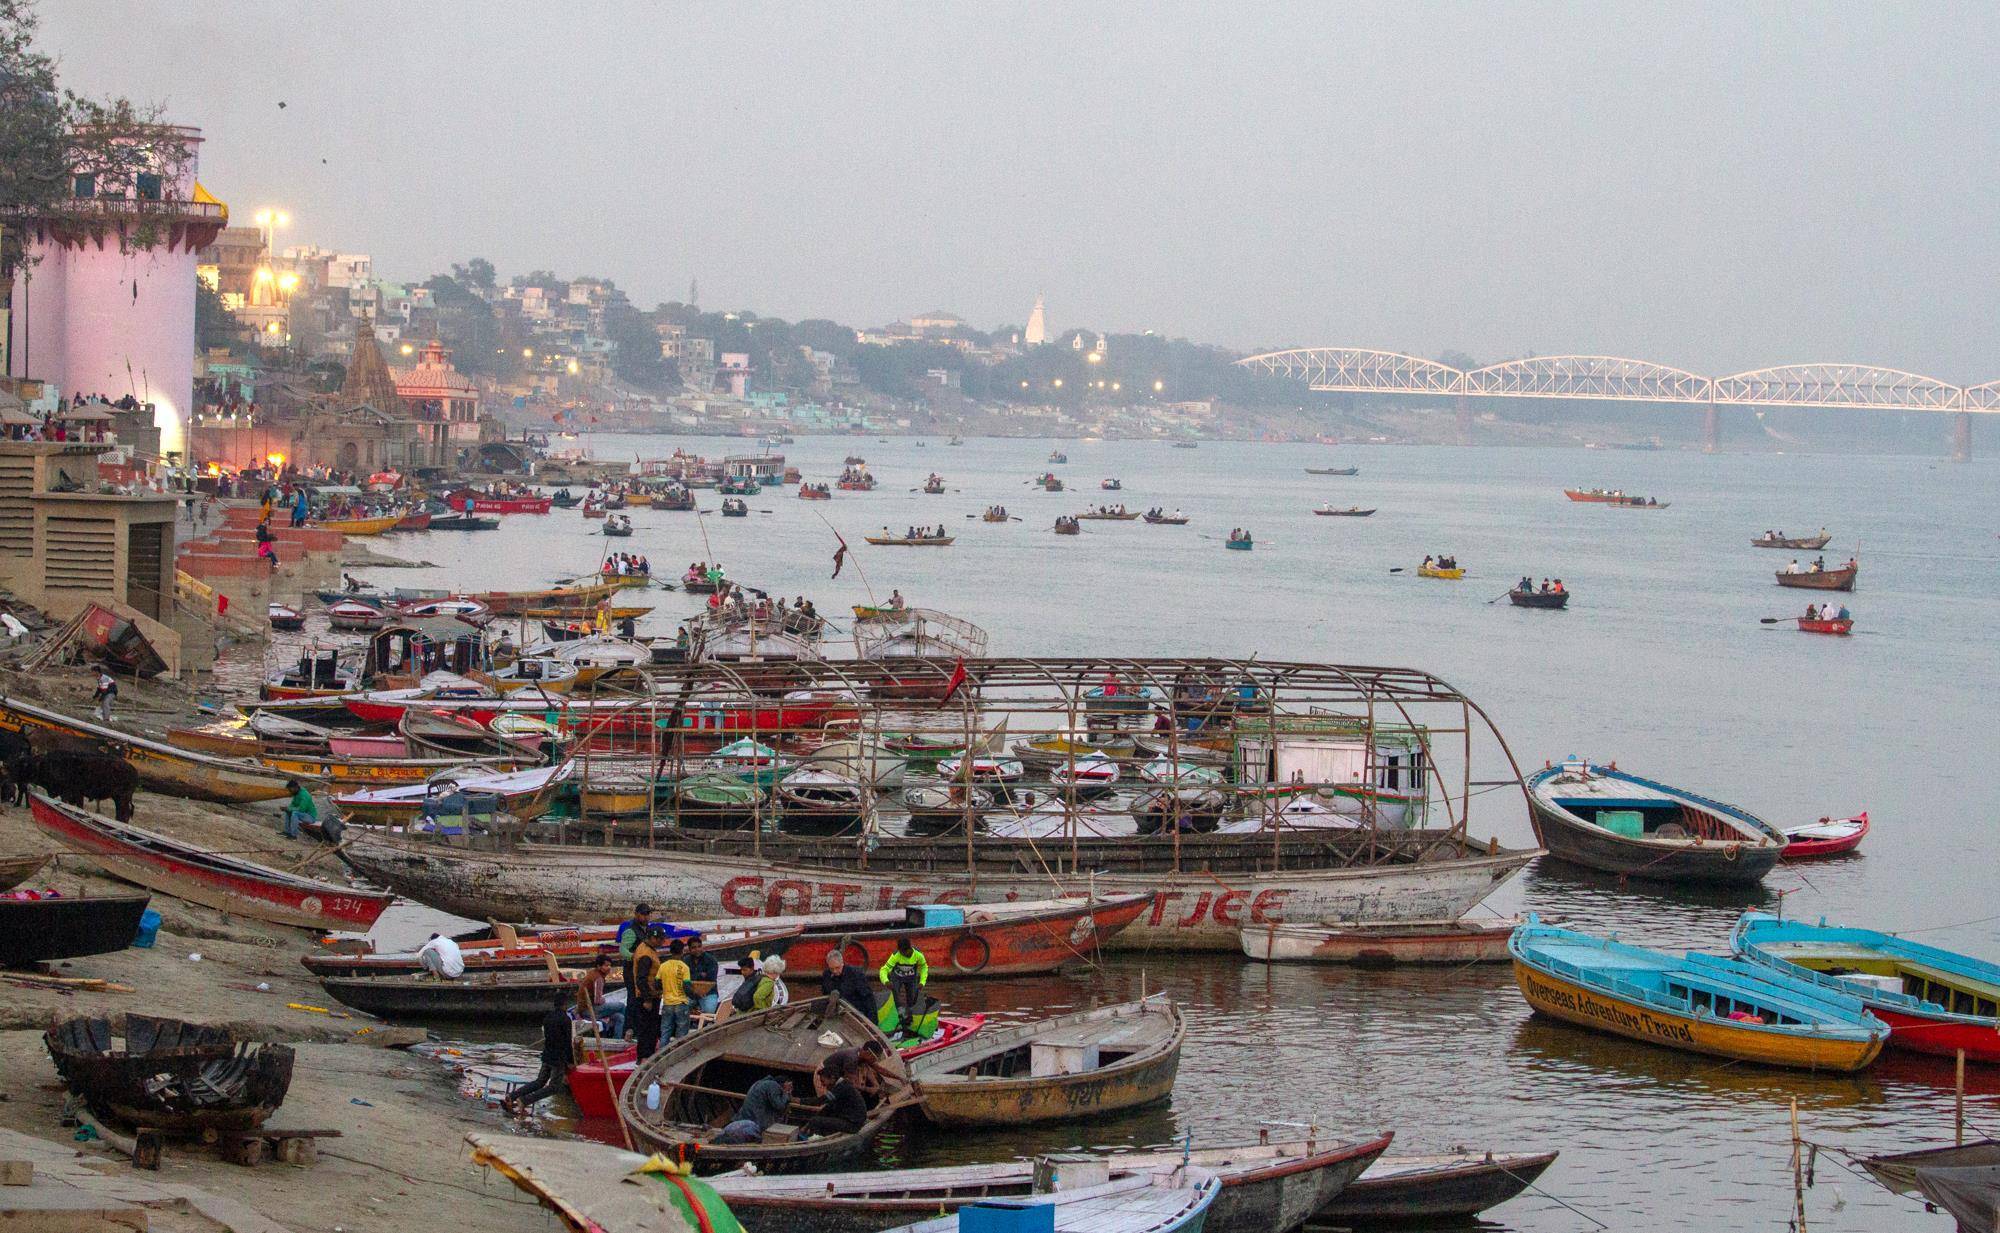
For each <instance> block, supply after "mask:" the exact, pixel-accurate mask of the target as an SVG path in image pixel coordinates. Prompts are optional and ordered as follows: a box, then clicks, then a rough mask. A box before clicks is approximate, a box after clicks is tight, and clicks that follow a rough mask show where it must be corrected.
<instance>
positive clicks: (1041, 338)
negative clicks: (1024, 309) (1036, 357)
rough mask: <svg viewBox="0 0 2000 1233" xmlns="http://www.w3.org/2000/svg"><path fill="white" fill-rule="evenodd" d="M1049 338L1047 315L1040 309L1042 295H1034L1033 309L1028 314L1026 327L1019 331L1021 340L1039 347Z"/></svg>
mask: <svg viewBox="0 0 2000 1233" xmlns="http://www.w3.org/2000/svg"><path fill="white" fill-rule="evenodd" d="M1048 340H1049V322H1048V315H1047V314H1046V313H1045V312H1044V311H1043V309H1042V297H1041V296H1036V297H1035V309H1034V311H1033V312H1031V313H1029V314H1028V328H1027V329H1026V330H1024V331H1022V333H1021V342H1022V343H1023V344H1025V345H1027V346H1030V347H1039V346H1041V345H1042V344H1043V343H1045V342H1047V341H1048Z"/></svg>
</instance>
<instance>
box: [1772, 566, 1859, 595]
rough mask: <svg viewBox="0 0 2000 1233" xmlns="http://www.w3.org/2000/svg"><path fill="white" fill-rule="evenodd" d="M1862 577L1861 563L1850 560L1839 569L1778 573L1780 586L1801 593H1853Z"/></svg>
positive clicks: (1780, 571)
mask: <svg viewBox="0 0 2000 1233" xmlns="http://www.w3.org/2000/svg"><path fill="white" fill-rule="evenodd" d="M1860 575H1861V565H1860V562H1858V561H1855V560H1852V559H1850V560H1849V561H1848V562H1847V564H1845V565H1842V566H1840V567H1839V568H1838V569H1808V570H1802V571H1800V572H1799V573H1796V574H1795V573H1792V572H1791V571H1790V570H1783V569H1781V570H1779V571H1778V572H1777V575H1776V577H1777V579H1778V585H1779V586H1781V587H1791V588H1793V589H1794V590H1800V591H1852V590H1853V589H1854V580H1855V579H1856V578H1858V577H1860Z"/></svg>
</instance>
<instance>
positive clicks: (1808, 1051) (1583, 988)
mask: <svg viewBox="0 0 2000 1233" xmlns="http://www.w3.org/2000/svg"><path fill="white" fill-rule="evenodd" d="M1507 951H1508V954H1509V955H1511V956H1512V958H1513V960H1514V982H1515V983H1516V984H1518V985H1519V986H1520V987H1521V996H1523V997H1525V998H1526V999H1527V1000H1528V1005H1530V1006H1532V1007H1534V1008H1535V1010H1537V1011H1538V1012H1540V1013H1542V1014H1545V1015H1548V1016H1549V1017H1550V1018H1553V1019H1561V1020H1563V1021H1564V1022H1566V1023H1574V1024H1578V1025H1580V1026H1582V1027H1587V1028H1594V1029H1596V1030H1597V1031H1600V1032H1609V1033H1611V1034H1612V1035H1615V1036H1625V1037H1629V1038H1631V1039H1633V1040H1638V1041H1644V1042H1645V1043H1647V1044H1652V1045H1664V1046H1666V1047H1667V1048H1670V1049H1680V1050H1683V1051H1685V1052H1688V1053H1703V1054H1708V1055H1710V1056H1712V1057H1723V1058H1730V1059H1732V1060H1735V1061H1739V1062H1755V1063H1757V1064H1759V1065H1763V1066H1789V1067H1796V1068H1799V1069H1803V1070H1831V1071H1852V1070H1860V1069H1861V1068H1862V1067H1864V1066H1866V1065H1868V1064H1869V1063H1870V1062H1872V1061H1874V1060H1875V1057H1876V1055H1877V1054H1879V1053H1881V1052H1882V1046H1883V1045H1884V1044H1886V1043H1888V1040H1889V1025H1888V1024H1886V1023H1883V1022H1882V1021H1881V1020H1880V1019H1877V1018H1875V1017H1874V1016H1873V1015H1871V1014H1869V1013H1868V1009H1867V1007H1866V1006H1864V1005H1863V1004H1862V1003H1861V1002H1860V1001H1859V1000H1858V999H1856V998H1852V997H1848V996H1847V995H1845V994H1840V993H1834V992H1832V991H1830V990H1826V989H1821V988H1818V987H1816V986H1813V985H1810V984H1807V983H1806V982H1804V981H1802V980H1797V979H1794V978H1792V977H1788V976H1783V975H1779V974H1777V973H1774V972H1771V971H1769V970H1767V969H1764V968H1760V967H1758V966H1757V965H1755V964H1749V963H1745V962H1743V961H1742V960H1740V959H1723V958H1719V957H1717V956H1714V955H1702V954H1694V953H1690V954H1688V955H1686V956H1683V957H1678V958H1677V957H1675V956H1673V955H1667V954H1662V953H1660V952H1658V951H1651V950H1644V949H1642V948H1640V947H1637V946H1627V945H1625V944H1624V943H1622V942H1614V941H1612V940H1611V939H1609V938H1599V937H1593V936H1591V935H1589V934H1585V933H1577V932H1574V931H1572V930H1569V929H1559V928H1556V927H1554V926H1551V925H1544V924H1542V923H1541V922H1540V921H1538V920H1537V919H1536V918H1535V917H1533V916H1530V917H1529V918H1528V923H1527V924H1525V925H1523V926H1521V927H1520V928H1519V929H1516V930H1515V931H1514V936H1513V937H1512V938H1510V939H1508V942H1507Z"/></svg>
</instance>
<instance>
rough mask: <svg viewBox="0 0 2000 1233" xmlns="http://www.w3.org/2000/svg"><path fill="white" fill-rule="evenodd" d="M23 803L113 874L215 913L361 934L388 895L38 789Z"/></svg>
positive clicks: (43, 824) (56, 834) (46, 828)
mask: <svg viewBox="0 0 2000 1233" xmlns="http://www.w3.org/2000/svg"><path fill="white" fill-rule="evenodd" d="M29 806H30V809H31V811H32V813H33V816H34V820H35V825H36V826H39V827H41V828H42V830H44V831H46V832H47V833H48V834H49V835H51V836H53V837H54V838H55V839H56V840H57V841H58V842H60V843H61V844H62V845H63V846H64V847H66V848H68V849H70V850H71V851H74V852H80V853H82V854H83V855H85V856H87V857H89V858H90V860H91V862H92V863H93V864H95V865H97V866H99V867H100V868H102V869H103V870H104V871H105V872H107V873H109V874H111V875H112V876H113V877H116V878H120V879H123V880H124V881H127V882H131V883H134V884H135V885H138V886H144V887H147V888H148V889H151V890H156V891H159V892H160V893H162V894H166V895H172V896H174V897H175V898H177V899H185V900H187V901H188V902H189V903H198V904H201V905H202V906H203V907H209V908H214V909H215V910H216V911H218V912H231V913H234V914H236V915H239V916H248V917H251V918H253V919H256V920H264V921H270V922H272V923H273V924H278V925H297V926H300V927H301V928H305V929H325V930H366V929H367V928H368V927H369V926H371V925H373V924H374V923H375V918H376V917H378V916H380V915H382V910H383V909H384V908H386V907H388V906H389V901H390V900H391V899H393V898H395V896H393V895H389V894H384V893H382V892H378V891H364V890H355V889H353V888H352V887H347V886H341V885H339V884H337V883H334V882H325V881H321V880H320V879H318V878H308V877H303V876H301V875H299V874H294V873H284V872H282V871H280V870H276V869H271V868H268V867H267V866H264V865H258V864H253V863H252V862H250V861H246V860H243V859H241V858H239V857H234V856H223V855H220V854H218V853H214V852H209V851H207V850H205V849H202V848H197V847H193V846H191V845H188V844H184V843H182V842H180V841H179V840H177V839H170V838H168V837H167V836H165V835H159V834H155V833H153V832H152V831H147V830H141V829H139V828H138V827H136V826H130V825H127V824H125V823H122V822H115V821H113V820H112V819H110V818H107V817H104V816H102V815H100V814H94V813H91V812H89V811H88V810H84V809H79V808H77V807H75V806H73V805H65V804H63V803H61V802H60V801H52V800H50V799H49V798H48V797H46V796H43V795H42V794H40V793H39V792H37V793H34V794H32V795H31V796H30V797H29Z"/></svg>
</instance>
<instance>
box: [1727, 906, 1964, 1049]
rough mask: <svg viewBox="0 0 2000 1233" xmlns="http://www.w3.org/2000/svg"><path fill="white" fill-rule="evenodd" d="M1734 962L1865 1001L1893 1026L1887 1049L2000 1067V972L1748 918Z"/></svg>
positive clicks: (1872, 937)
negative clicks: (1960, 1057)
mask: <svg viewBox="0 0 2000 1233" xmlns="http://www.w3.org/2000/svg"><path fill="white" fill-rule="evenodd" d="M1729 941H1730V946H1731V949H1733V950H1734V951H1735V953H1736V954H1738V955H1740V956H1741V957H1743V958H1745V959H1748V960H1750V961H1751V962H1753V963H1758V964H1762V965H1764V966H1765V967H1768V968H1770V969H1771V970H1772V971H1775V972H1780V973H1783V974H1784V975H1785V976H1788V977H1795V978H1797V979H1799V980H1802V981H1806V982H1808V983H1810V984H1812V985H1814V986H1816V987H1818V988H1820V989H1823V990H1826V991H1827V992H1829V993H1830V994H1833V995H1838V996H1845V997H1854V998H1858V999H1860V1001H1861V1003H1862V1004H1863V1005H1865V1006H1866V1007H1867V1008H1868V1010H1869V1013H1871V1014H1873V1015H1874V1016H1875V1017H1876V1018H1877V1019H1880V1020H1881V1021H1882V1022H1884V1023H1886V1024H1888V1025H1889V1030H1890V1036H1889V1045H1890V1047H1891V1048H1895V1049H1908V1050H1911V1051H1913V1052H1916V1053H1936V1054H1942V1055H1943V1056H1945V1057H1951V1056H1952V1055H1953V1054H1955V1053H1957V1052H1958V1051H1960V1050H1964V1052H1965V1056H1966V1058H1967V1059H1968V1060H1970V1061H1975V1062H2000V964H1994V963H1989V962H1987V961H1986V960H1984V959H1975V958H1973V957H1972V956H1971V955H1963V954H1959V953H1958V952H1956V951H1949V950H1945V949H1943V948H1942V947H1937V946H1926V945H1924V944H1923V943H1922V942H1912V941H1910V940H1909V939H1907V938H1899V937H1897V936H1896V935H1895V934H1893V933H1881V932H1878V931H1876V930H1873V929H1850V928H1844V927H1841V926H1838V925H1829V924H1827V923H1826V921H1825V920H1823V919H1822V920H1821V921H1820V922H1819V923H1818V924H1808V923H1806V922H1804V921H1796V920H1780V919H1778V918H1777V917H1775V916H1768V915H1766V914H1764V913H1761V912H1747V913H1745V914H1744V915H1743V917H1742V919H1740V920H1738V921H1737V922H1736V929H1735V931H1734V932H1733V933H1731V934H1730V938H1729Z"/></svg>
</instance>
